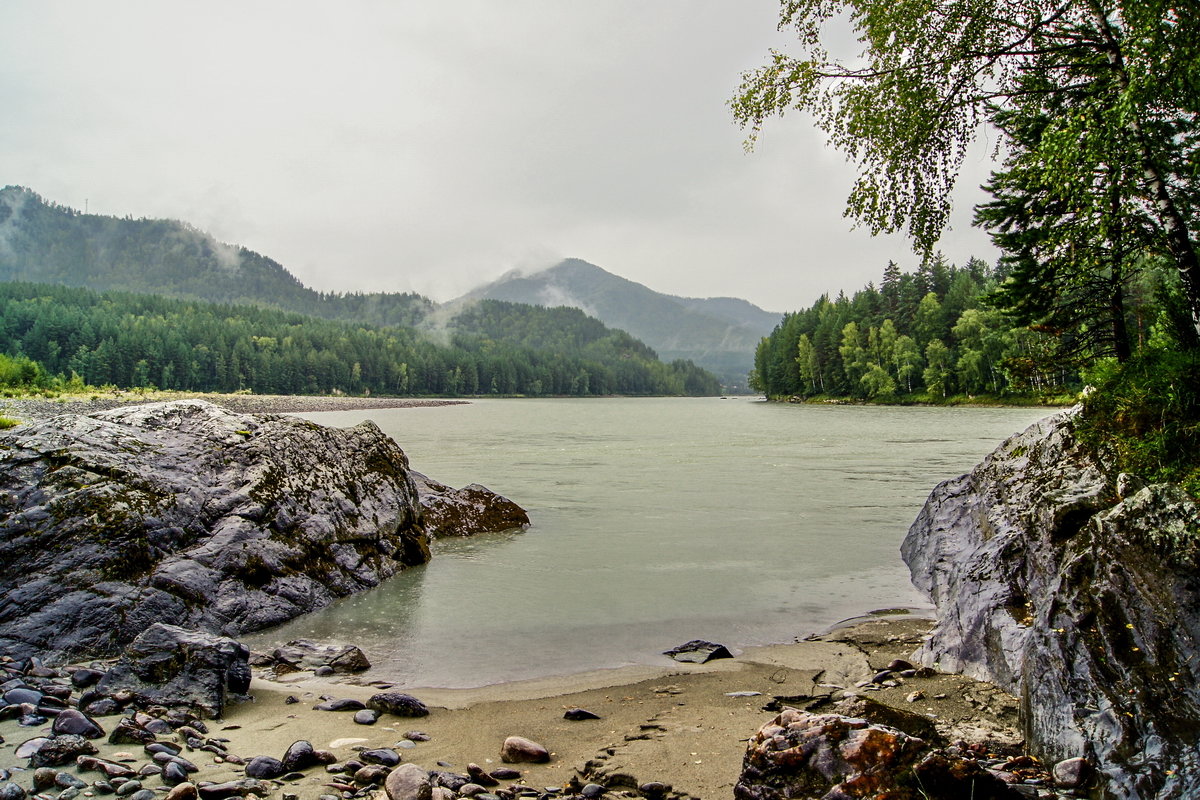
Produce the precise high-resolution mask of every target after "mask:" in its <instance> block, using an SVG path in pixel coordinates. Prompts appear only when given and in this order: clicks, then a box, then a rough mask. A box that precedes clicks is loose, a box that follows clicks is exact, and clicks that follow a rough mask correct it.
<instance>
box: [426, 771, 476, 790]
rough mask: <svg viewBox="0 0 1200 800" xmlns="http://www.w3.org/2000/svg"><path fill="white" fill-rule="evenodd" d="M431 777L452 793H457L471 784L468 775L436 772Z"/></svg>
mask: <svg viewBox="0 0 1200 800" xmlns="http://www.w3.org/2000/svg"><path fill="white" fill-rule="evenodd" d="M429 777H430V779H431V780H433V782H434V783H436V784H437V785H438V786H444V787H445V788H447V789H449V790H450V791H452V792H457V791H458V790H459V789H461V788H462V787H464V786H466V785H467V784H468V783H470V782H471V779H470V778H468V777H467V776H466V775H458V774H456V773H454V772H441V771H435V772H432V773H430V776H429Z"/></svg>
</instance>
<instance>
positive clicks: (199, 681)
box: [97, 622, 250, 717]
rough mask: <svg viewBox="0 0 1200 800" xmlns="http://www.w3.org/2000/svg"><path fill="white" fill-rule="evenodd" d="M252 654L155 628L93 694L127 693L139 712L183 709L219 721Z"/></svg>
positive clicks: (208, 638)
mask: <svg viewBox="0 0 1200 800" xmlns="http://www.w3.org/2000/svg"><path fill="white" fill-rule="evenodd" d="M249 655H250V651H249V649H248V648H246V646H245V645H243V644H240V643H239V642H236V641H234V640H233V639H230V638H228V637H225V636H213V635H211V634H207V633H200V632H197V631H190V630H186V629H184V628H179V627H176V626H174V625H164V624H163V623H161V622H156V623H154V624H153V625H151V626H150V627H148V628H147V629H146V630H145V631H143V632H142V633H141V634H140V635H138V637H137V638H136V639H134V641H133V642H132V643H131V644H130V645H129V646H128V647H127V648H126V649H125V652H124V653H123V654H122V655H121V658H120V659H119V660H118V661H117V663H116V664H114V665H113V667H112V669H110V670H109V671H108V672H107V673H106V674H105V675H104V677H103V678H102V679H101V681H100V683H99V684H98V686H97V688H98V689H99V690H100V691H103V692H108V693H114V692H117V691H119V690H125V691H127V692H129V693H130V694H131V695H132V696H133V698H134V700H135V702H137V703H138V704H139V705H142V706H148V705H161V706H184V707H186V708H188V709H189V710H191V711H193V712H194V713H196V714H198V715H200V716H204V717H219V716H221V714H222V712H223V711H224V709H225V704H226V702H227V701H228V700H229V699H231V697H233V696H236V695H237V694H238V692H237V689H239V688H241V687H242V685H243V683H244V682H245V680H244V675H243V671H247V674H248V670H249V665H248V663H247V659H248V658H249Z"/></svg>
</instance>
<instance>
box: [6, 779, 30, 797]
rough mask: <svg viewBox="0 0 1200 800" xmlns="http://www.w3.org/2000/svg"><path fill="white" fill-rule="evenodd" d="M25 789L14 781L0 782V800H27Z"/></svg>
mask: <svg viewBox="0 0 1200 800" xmlns="http://www.w3.org/2000/svg"><path fill="white" fill-rule="evenodd" d="M26 797H27V793H26V792H25V787H24V786H22V785H21V784H19V783H13V782H12V781H3V782H0V800H25V798H26Z"/></svg>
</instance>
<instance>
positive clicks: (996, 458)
mask: <svg viewBox="0 0 1200 800" xmlns="http://www.w3.org/2000/svg"><path fill="white" fill-rule="evenodd" d="M1077 413H1078V412H1077V411H1076V410H1071V411H1067V412H1063V413H1060V414H1057V415H1055V416H1053V417H1050V418H1048V419H1046V420H1043V421H1042V422H1040V423H1037V424H1036V425H1034V426H1032V427H1031V428H1029V429H1028V430H1027V431H1025V432H1023V433H1021V434H1018V435H1017V436H1014V437H1012V438H1010V439H1009V440H1008V441H1006V442H1005V443H1004V444H1002V445H1001V446H1000V447H999V448H997V450H996V451H995V452H994V453H992V454H991V455H989V456H988V457H987V458H986V459H984V461H983V462H982V463H980V464H979V465H978V466H977V467H976V468H975V469H974V470H973V471H972V472H971V473H969V474H967V475H964V476H962V477H960V478H956V479H954V480H950V481H946V482H944V483H942V484H941V485H939V486H938V487H937V488H936V489H934V491H933V493H932V494H931V495H930V497H929V500H928V501H927V502H926V504H925V507H924V508H923V509H922V511H921V513H920V515H919V516H918V517H917V519H916V521H915V522H914V523H913V525H912V527H911V529H910V530H909V532H908V535H907V537H906V538H905V540H904V544H903V546H902V549H901V552H902V555H903V557H904V560H905V562H906V563H907V564H908V566H909V569H910V570H911V572H912V578H913V583H914V584H915V585H916V586H917V587H918V588H919V589H922V590H923V591H925V592H926V593H927V594H928V595H929V596H930V598H931V599H932V600H933V602H934V604H935V605H936V606H937V615H938V622H937V625H936V626H935V628H934V629H933V631H932V635H931V637H930V639H929V641H928V642H927V643H926V644H925V645H924V646H923V647H922V648H921V650H920V651H919V652H918V653H917V656H916V657H917V658H918V659H919V660H920V661H922V662H923V663H925V664H927V665H931V666H933V665H936V666H938V667H939V668H941V669H943V670H947V671H961V672H963V673H965V674H968V675H970V676H972V677H975V678H978V679H980V680H986V681H991V682H993V683H996V684H997V685H999V686H1001V687H1002V688H1004V689H1005V690H1007V691H1009V692H1011V693H1013V694H1014V695H1016V696H1018V697H1019V698H1020V699H1021V716H1022V721H1023V727H1024V732H1025V735H1026V737H1027V739H1028V742H1029V745H1030V747H1031V749H1032V750H1033V751H1034V752H1035V753H1037V754H1038V755H1040V756H1042V757H1043V759H1044V760H1047V761H1049V762H1054V761H1059V760H1062V759H1070V758H1076V757H1084V758H1086V759H1088V760H1089V762H1091V763H1092V764H1093V766H1095V767H1096V768H1097V779H1098V781H1099V783H1101V784H1102V785H1103V786H1104V792H1105V793H1106V794H1105V795H1104V796H1105V797H1119V798H1141V799H1142V800H1146V799H1148V798H1164V799H1165V798H1182V797H1195V796H1198V795H1200V751H1198V750H1197V749H1196V746H1195V743H1196V740H1197V737H1198V736H1200V688H1197V687H1200V582H1198V581H1197V579H1196V564H1197V554H1198V553H1200V507H1198V506H1197V504H1196V503H1195V502H1194V501H1193V500H1192V499H1191V498H1190V497H1189V496H1188V495H1187V494H1186V493H1185V492H1183V491H1182V490H1181V489H1180V488H1179V487H1177V486H1173V485H1169V484H1153V485H1149V486H1145V487H1143V488H1140V489H1137V488H1136V487H1137V486H1138V484H1139V483H1140V482H1138V481H1136V480H1130V479H1128V478H1126V479H1124V480H1121V479H1119V476H1116V475H1113V474H1111V472H1110V471H1109V470H1107V469H1106V467H1105V465H1104V463H1103V461H1102V459H1101V458H1099V457H1098V456H1097V455H1096V454H1095V453H1092V452H1090V451H1089V450H1087V449H1086V448H1085V447H1083V446H1082V445H1081V444H1080V443H1079V442H1078V441H1077V440H1076V439H1075V437H1074V435H1073V427H1074V419H1075V414H1077Z"/></svg>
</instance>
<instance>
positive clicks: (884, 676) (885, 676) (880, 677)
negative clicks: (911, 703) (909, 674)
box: [871, 669, 892, 683]
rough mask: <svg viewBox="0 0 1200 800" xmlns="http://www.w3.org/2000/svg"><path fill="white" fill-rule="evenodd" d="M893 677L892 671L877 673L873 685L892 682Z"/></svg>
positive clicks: (872, 681) (872, 680) (872, 679)
mask: <svg viewBox="0 0 1200 800" xmlns="http://www.w3.org/2000/svg"><path fill="white" fill-rule="evenodd" d="M891 677H892V672H891V670H886V669H885V670H883V671H882V672H877V673H875V677H874V678H871V683H883V682H884V681H886V680H890V679H891Z"/></svg>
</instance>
